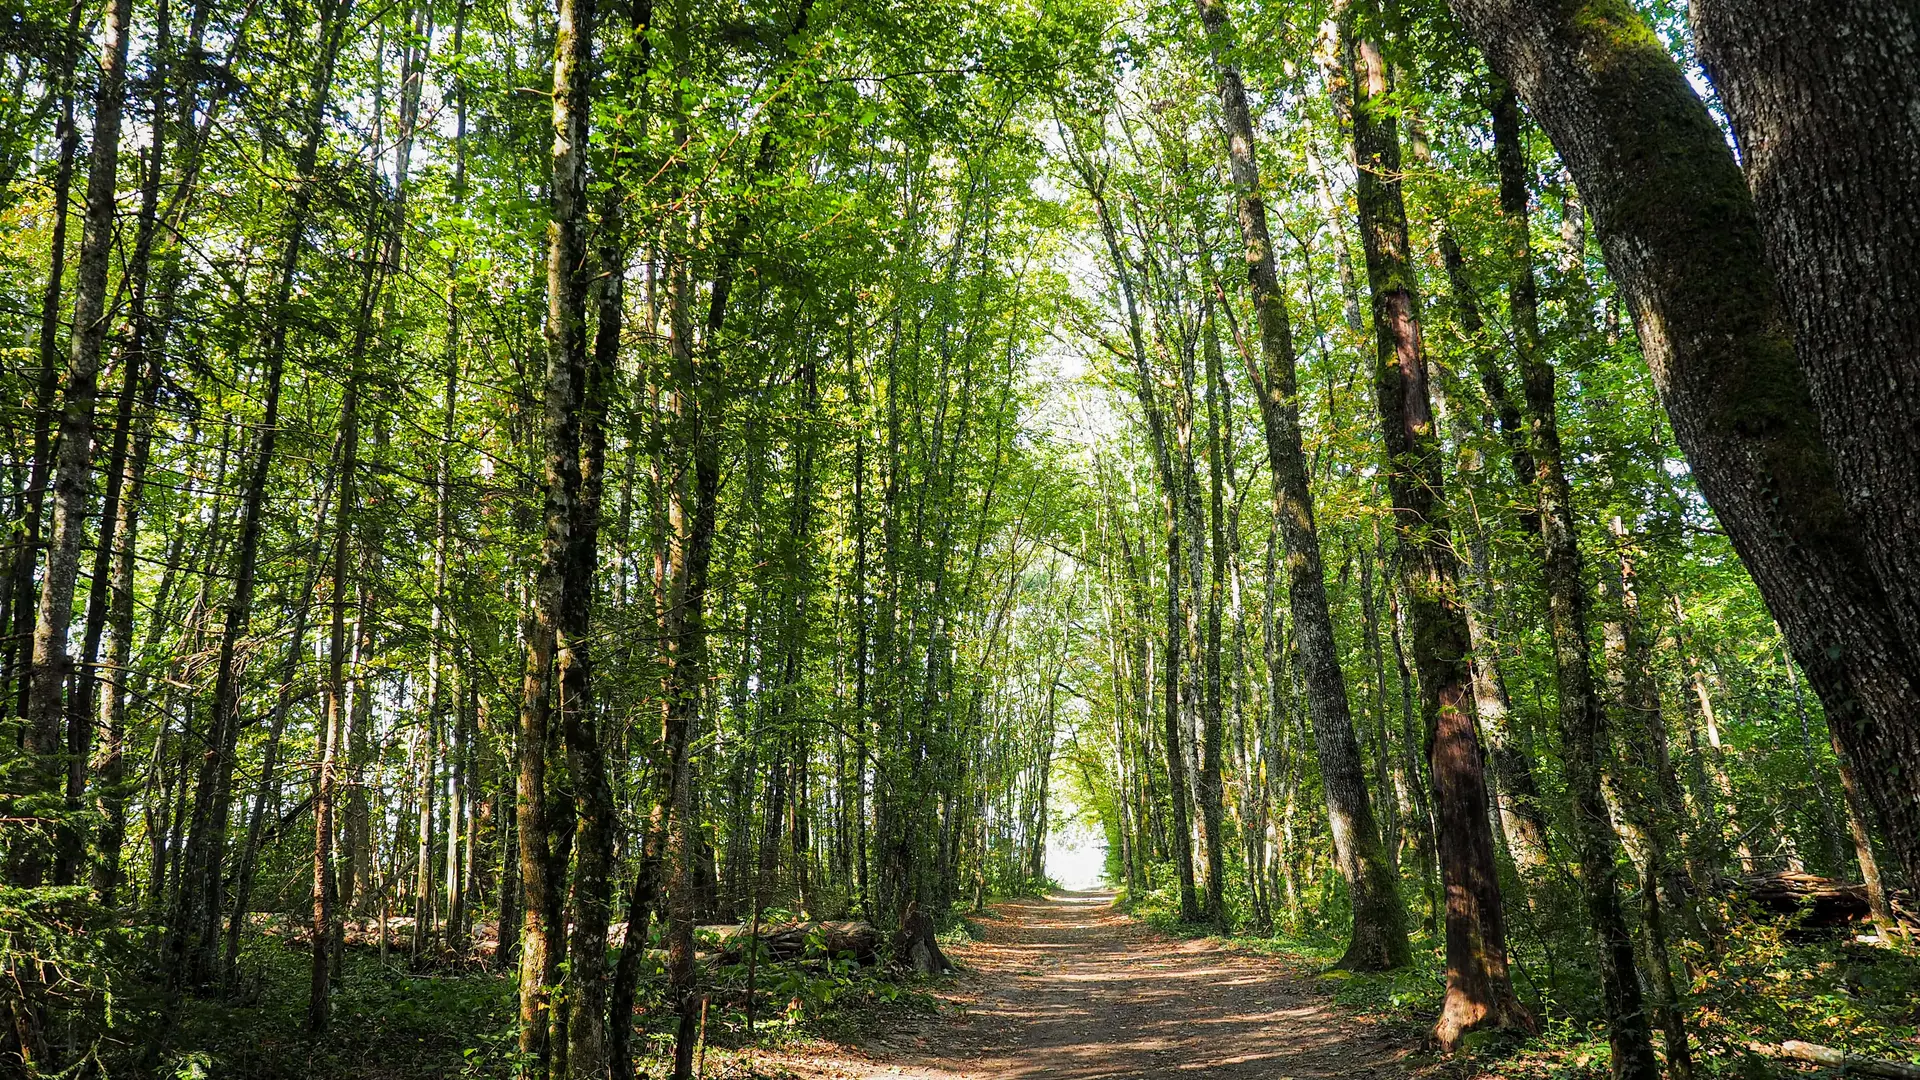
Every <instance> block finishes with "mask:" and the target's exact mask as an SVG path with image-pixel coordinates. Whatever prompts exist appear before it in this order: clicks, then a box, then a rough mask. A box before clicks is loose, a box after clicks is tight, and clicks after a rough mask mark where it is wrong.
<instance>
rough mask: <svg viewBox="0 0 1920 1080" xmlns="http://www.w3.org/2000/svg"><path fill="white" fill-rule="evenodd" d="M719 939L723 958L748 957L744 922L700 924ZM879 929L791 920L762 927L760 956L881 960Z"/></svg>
mask: <svg viewBox="0 0 1920 1080" xmlns="http://www.w3.org/2000/svg"><path fill="white" fill-rule="evenodd" d="M701 929H702V930H703V931H706V932H709V933H711V934H713V935H714V936H715V937H716V938H718V939H719V944H720V959H721V960H722V962H724V963H729V964H737V963H740V962H741V961H743V960H745V959H746V956H747V943H748V942H749V941H750V940H752V936H753V935H752V934H751V932H750V931H749V930H748V928H747V927H744V926H712V927H706V926H703V927H701ZM881 940H882V937H881V934H880V931H879V930H877V929H875V928H874V927H873V924H871V923H865V922H790V923H777V924H772V925H767V926H762V927H761V928H760V948H761V953H760V957H761V959H763V960H768V961H773V962H779V961H786V960H803V959H806V958H807V957H809V956H813V957H822V956H826V957H841V956H852V958H853V959H854V960H856V961H858V962H859V963H860V964H861V965H863V966H865V965H872V964H876V963H879V962H880V943H881Z"/></svg>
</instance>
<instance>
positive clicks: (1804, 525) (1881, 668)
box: [1451, 0, 1920, 878]
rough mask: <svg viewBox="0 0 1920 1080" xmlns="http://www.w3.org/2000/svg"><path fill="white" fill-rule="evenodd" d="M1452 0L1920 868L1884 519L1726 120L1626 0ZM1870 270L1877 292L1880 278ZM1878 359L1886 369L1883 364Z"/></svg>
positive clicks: (1909, 695)
mask: <svg viewBox="0 0 1920 1080" xmlns="http://www.w3.org/2000/svg"><path fill="white" fill-rule="evenodd" d="M1451 4H1452V7H1453V10H1454V12H1455V14H1456V15H1458V16H1459V18H1460V20H1461V22H1462V23H1464V24H1465V26H1466V27H1467V29H1468V30H1469V31H1470V32H1471V33H1472V34H1473V35H1474V36H1475V37H1476V38H1478V39H1479V41H1480V43H1481V45H1482V47H1483V48H1485V49H1486V50H1487V53H1488V56H1489V57H1490V59H1491V60H1492V62H1493V65H1494V67H1495V68H1496V69H1498V70H1499V71H1501V73H1502V74H1504V75H1505V76H1506V77H1507V78H1508V79H1510V80H1511V81H1512V82H1513V85H1514V88H1515V90H1516V91H1518V93H1519V94H1520V97H1521V99H1522V100H1524V101H1525V102H1526V103H1527V105H1528V107H1529V108H1530V110H1531V112H1532V114H1533V116H1534V117H1535V118H1536V119H1538V120H1539V122H1540V123H1541V125H1542V126H1543V127H1545V128H1546V130H1547V133H1548V135H1549V136H1550V137H1551V138H1552V140H1553V143H1554V146H1555V148H1556V149H1557V150H1558V151H1559V153H1560V155H1561V157H1562V159H1563V160H1565V161H1566V163H1567V166H1568V168H1569V169H1570V170H1571V171H1572V172H1573V175H1574V178H1575V179H1576V181H1577V182H1578V184H1579V187H1580V194H1581V196H1582V197H1583V198H1584V200H1585V201H1586V203H1587V205H1588V207H1589V208H1590V209H1591V211H1592V213H1593V216H1594V220H1595V222H1596V225H1597V227H1598V231H1599V235H1600V241H1601V245H1602V247H1603V249H1604V250H1605V252H1606V255H1607V263H1608V266H1609V268H1610V269H1611V271H1612V273H1613V276H1614V279H1615V281H1616V282H1617V283H1618V284H1619V286H1620V289H1621V291H1622V293H1623V294H1624V296H1625V298H1626V300H1627V302H1628V304H1629V306H1630V307H1631V309H1632V311H1633V313H1634V318H1635V321H1636V323H1637V325H1638V326H1639V330H1640V342H1641V347H1642V350H1643V351H1644V352H1645V354H1646V357H1647V362H1648V365H1649V366H1650V367H1651V368H1652V371H1653V375H1654V381H1655V384H1656V386H1657V387H1658V388H1659V390H1660V394H1661V398H1662V400H1663V401H1664V402H1665V404H1666V407H1667V415H1668V417H1669V418H1670V419H1671V420H1672V423H1673V429H1674V434H1675V436H1676V437H1677V438H1678V440H1679V442H1680V445H1681V447H1682V448H1683V449H1684V450H1685V451H1686V454H1687V460H1688V462H1689V463H1690V465H1691V466H1692V469H1693V474H1694V477H1695V478H1696V479H1697V480H1698V482H1699V484H1700V489H1701V491H1702V493H1703V494H1704V495H1705V496H1706V498H1707V500H1708V502H1709V503H1710V504H1711V505H1712V506H1713V508H1714V510H1715V512H1716V513H1717V514H1718V515H1719V517H1720V520H1721V521H1722V523H1723V524H1724V525H1725V526H1726V529H1727V534H1728V536H1729V538H1730V539H1731V540H1732V541H1733V544H1734V547H1735V549H1736V550H1737V551H1738V552H1739V553H1740V556H1741V558H1742V560H1743V561H1744V562H1745V563H1746V565H1747V567H1748V569H1749V570H1750V571H1751V572H1752V574H1753V576H1754V580H1755V583H1756V584H1757V585H1758V586H1759V588H1760V593H1761V596H1762V597H1763V598H1764V599H1765V600H1766V602H1767V605H1768V608H1769V610H1771V611H1772V613H1773V615H1774V617H1775V619H1776V620H1777V621H1778V622H1779V623H1780V626H1781V628H1782V630H1783V631H1784V632H1785V634H1786V637H1787V640H1788V643H1789V644H1790V645H1791V646H1792V649H1793V654H1794V657H1795V659H1797V660H1799V661H1800V664H1801V667H1802V668H1803V669H1804V670H1805V671H1806V673H1807V678H1808V681H1809V682H1811V683H1812V684H1813V685H1814V687H1815V690H1816V691H1817V692H1818V693H1819V695H1820V699H1821V701H1822V703H1823V704H1825V706H1826V709H1827V717H1828V722H1829V724H1831V725H1832V727H1833V730H1834V733H1835V735H1836V736H1837V737H1838V738H1839V739H1840V740H1841V742H1842V743H1843V744H1844V745H1845V746H1847V748H1848V750H1849V753H1850V754H1851V756H1852V757H1853V758H1854V760H1855V761H1856V763H1858V764H1859V766H1860V779H1861V781H1862V787H1863V788H1864V789H1865V791H1866V793H1867V795H1868V797H1869V801H1870V802H1871V803H1872V804H1873V806H1874V808H1875V810H1876V812H1877V813H1878V814H1879V816H1880V818H1881V821H1882V822H1883V824H1884V825H1885V828H1886V832H1887V837H1888V840H1889V841H1890V843H1891V846H1892V847H1893V849H1894V851H1895V852H1896V853H1897V854H1898V855H1899V856H1900V859H1901V861H1902V863H1903V864H1904V866H1905V867H1906V869H1907V872H1908V874H1909V875H1910V876H1913V877H1916V878H1920V723H1916V722H1915V720H1914V717H1915V716H1916V715H1920V656H1916V654H1915V652H1914V648H1915V646H1914V642H1913V641H1912V640H1911V639H1910V638H1908V637H1906V636H1904V635H1903V632H1902V628H1903V623H1904V619H1903V616H1902V614H1901V611H1902V607H1903V601H1901V600H1900V599H1899V595H1896V594H1893V593H1890V592H1889V589H1891V588H1892V586H1890V585H1889V584H1887V583H1886V582H1885V581H1883V580H1882V579H1881V578H1880V576H1879V575H1878V572H1877V569H1876V567H1877V565H1878V562H1877V560H1878V559H1879V557H1880V556H1878V555H1876V554H1875V551H1876V550H1877V549H1878V547H1879V545H1878V543H1877V540H1876V538H1877V537H1880V536H1881V535H1883V534H1882V533H1881V532H1880V531H1879V530H1880V529H1882V528H1884V526H1875V529H1874V530H1873V531H1869V530H1867V529H1864V528H1863V527H1862V526H1861V525H1860V523H1859V522H1858V520H1857V519H1856V518H1855V516H1854V515H1853V514H1852V513H1851V512H1849V509H1848V506H1847V502H1846V497H1845V496H1843V494H1842V490H1843V489H1842V483H1841V480H1842V477H1841V476H1840V475H1838V474H1837V473H1836V471H1835V458H1834V456H1833V455H1832V454H1831V453H1829V450H1828V448H1827V446H1826V445H1825V444H1824V443H1823V442H1822V440H1821V435H1820V427H1821V425H1820V419H1821V418H1820V416H1819V414H1818V413H1817V412H1816V410H1815V407H1814V397H1813V395H1812V393H1811V391H1810V390H1809V385H1808V383H1809V380H1808V377H1807V374H1806V372H1804V371H1803V370H1802V367H1801V364H1800V362H1799V360H1798V359H1797V358H1796V356H1795V352H1794V342H1793V338H1792V331H1791V329H1790V327H1789V321H1788V320H1789V311H1788V310H1787V309H1786V307H1785V305H1784V304H1783V303H1782V301H1781V299H1780V293H1779V290H1778V288H1777V286H1776V282H1775V278H1774V276H1773V274H1772V273H1771V271H1770V270H1769V269H1768V266H1767V261H1766V257H1765V246H1764V244H1763V242H1762V235H1761V230H1760V226H1759V223H1758V219H1757V217H1756V214H1755V211H1754V207H1753V202H1752V200H1751V198H1750V196H1749V194H1748V191H1747V187H1746V183H1745V181H1744V178H1743V177H1742V176H1741V174H1740V171H1739V168H1738V167H1737V166H1736V165H1735V163H1734V161H1733V157H1732V155H1731V154H1730V153H1729V151H1728V148H1727V145H1726V140H1725V138H1724V137H1723V136H1722V134H1721V132H1720V129H1719V128H1718V127H1717V126H1715V124H1714V122H1713V120H1712V118H1711V117H1710V116H1709V115H1708V113H1707V110H1706V107H1705V106H1704V105H1702V104H1701V102H1700V100H1699V98H1698V97H1697V96H1696V95H1695V94H1694V92H1693V89H1692V87H1691V86H1690V85H1689V84H1688V83H1687V80H1686V77H1685V75H1684V74H1683V73H1682V72H1681V70H1680V68H1679V66H1678V65H1677V64H1676V63H1675V62H1674V61H1673V59H1672V57H1671V56H1670V55H1669V54H1668V53H1667V51H1666V48H1665V46H1664V45H1663V44H1662V43H1661V41H1660V40H1659V39H1658V38H1657V37H1656V36H1655V35H1654V34H1653V33H1652V32H1651V31H1650V30H1649V29H1648V28H1647V26H1646V24H1645V23H1644V22H1643V21H1642V20H1641V19H1640V17H1639V16H1638V15H1637V14H1636V13H1635V12H1634V11H1633V9H1632V8H1631V7H1630V5H1628V4H1627V3H1625V0H1580V2H1575V3H1557V2H1549V0H1451ZM1709 14H1711V12H1710V13H1709ZM1826 33H1827V31H1826V30H1825V29H1822V30H1821V34H1823V35H1824V34H1826ZM1815 40H1823V39H1822V38H1815ZM1886 77H1888V78H1907V79H1911V78H1912V73H1911V72H1902V73H1899V74H1898V75H1888V76H1886ZM1736 96H1737V95H1736ZM1870 98H1871V95H1863V97H1862V99H1861V100H1869V99H1870ZM1755 107H1756V108H1757V107H1758V106H1757V103H1756V106H1755ZM1822 145H1825V143H1824V142H1823V144H1822ZM1886 150H1887V152H1888V153H1893V154H1899V153H1904V152H1905V151H1903V150H1897V149H1893V148H1892V143H1891V142H1889V143H1888V144H1887V147H1886ZM1797 152H1798V151H1794V153H1797ZM1865 152H1869V153H1878V152H1879V150H1877V149H1876V150H1873V151H1865ZM1768 153H1771V151H1768ZM1809 153H1812V154H1815V155H1819V154H1821V153H1824V151H1820V150H1810V151H1809ZM1904 167H1906V168H1909V169H1910V168H1912V163H1911V162H1907V163H1906V164H1905V166H1904ZM1787 172H1788V173H1789V174H1791V173H1792V172H1793V170H1792V169H1788V170H1787ZM1762 182H1763V183H1765V182H1766V181H1765V179H1764V178H1762ZM1786 182H1787V183H1792V182H1793V181H1792V180H1788V181H1786ZM1905 194H1906V193H1903V195H1905ZM1906 197H1909V198H1910V197H1911V196H1910V195H1906ZM1847 205H1848V206H1854V205H1858V204H1855V203H1853V202H1851V201H1849V202H1848V203H1847ZM1874 205H1878V204H1877V203H1875V204H1874ZM1849 212H1851V211H1849ZM1862 220H1863V221H1865V220H1873V221H1878V220H1879V218H1878V217H1877V215H1872V214H1867V215H1862ZM1862 227H1865V226H1862ZM1873 250H1880V249H1878V248H1875V249H1873ZM1862 272H1864V273H1868V274H1869V275H1870V277H1871V275H1872V274H1873V273H1874V272H1873V271H1864V270H1863V271H1862ZM1863 280H1865V279H1863ZM1871 280H1874V281H1875V282H1876V285H1875V286H1874V288H1873V289H1872V290H1871V293H1870V295H1871V296H1875V297H1877V296H1879V295H1883V292H1884V290H1883V289H1882V288H1881V287H1880V285H1879V284H1878V282H1879V280H1880V279H1879V278H1877V277H1871ZM1817 291H1818V292H1820V293H1825V292H1826V291H1827V290H1826V289H1825V288H1824V287H1823V288H1821V289H1819V290H1817ZM1861 302H1863V303H1868V302H1872V301H1871V300H1867V299H1863V300H1862V301H1861ZM1889 326H1890V327H1891V324H1889ZM1890 332H1892V331H1891V330H1890ZM1809 344H1810V346H1811V347H1818V346H1817V343H1809ZM1820 363H1821V364H1822V365H1824V364H1825V363H1826V361H1825V360H1822V361H1820ZM1869 367H1870V368H1871V369H1872V371H1873V372H1874V373H1875V374H1874V375H1873V376H1871V377H1874V378H1878V377H1880V375H1881V374H1883V373H1884V372H1885V371H1887V370H1889V369H1888V368H1886V367H1885V365H1882V364H1878V363H1875V364H1872V365H1869ZM1822 370H1823V371H1824V367H1823V368H1822ZM1861 377H1862V378H1866V377H1869V376H1867V375H1865V374H1862V376H1861ZM1822 386H1823V390H1822V393H1823V398H1822V400H1824V399H1825V398H1824V395H1825V392H1826V389H1827V387H1828V384H1827V383H1826V382H1825V381H1823V383H1822ZM1887 396H1888V397H1889V398H1891V397H1893V396H1896V395H1894V394H1887ZM1880 415H1883V416H1891V415H1893V414H1892V413H1882V414H1880ZM1848 460H1849V462H1850V463H1852V462H1853V461H1854V460H1855V459H1854V458H1852V457H1851V456H1850V457H1849V458H1848ZM1909 467H1910V466H1909ZM1912 587H1913V586H1912V585H1911V583H1910V582H1909V583H1908V584H1907V585H1906V586H1903V588H1904V589H1911V588H1912ZM1907 595H1910V594H1907Z"/></svg>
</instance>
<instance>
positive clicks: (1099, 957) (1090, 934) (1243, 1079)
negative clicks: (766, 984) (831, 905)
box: [765, 893, 1412, 1080]
mask: <svg viewBox="0 0 1920 1080" xmlns="http://www.w3.org/2000/svg"><path fill="white" fill-rule="evenodd" d="M1112 899H1113V898H1112V896H1111V895H1109V894H1100V893H1065V894H1058V895H1055V896H1053V897H1050V898H1048V899H1045V900H1023V901H1018V902H1014V903H1006V904H1000V905H998V906H996V907H995V908H994V909H993V911H992V912H991V913H990V914H988V915H986V916H984V917H982V918H980V919H979V924H980V926H981V927H982V928H983V930H984V931H985V940H982V941H977V942H972V943H969V944H966V945H962V946H959V947H957V948H954V949H952V950H950V953H951V955H952V957H953V958H954V959H955V960H956V961H957V962H958V963H959V964H961V965H962V966H963V968H964V969H965V971H964V973H963V974H961V975H960V976H959V977H958V978H957V979H956V980H955V981H954V982H953V983H952V984H950V985H949V986H948V987H946V988H945V989H942V990H940V991H939V992H938V996H939V997H940V998H941V1000H942V1008H941V1010H940V1013H939V1015H937V1016H928V1017H924V1018H916V1019H915V1020H914V1021H912V1025H911V1027H910V1028H903V1029H901V1030H898V1031H894V1032H891V1033H888V1034H886V1035H884V1036H882V1037H880V1038H877V1039H875V1040H872V1041H870V1042H869V1043H868V1044H866V1045H864V1046H862V1047H860V1048H859V1049H858V1050H839V1051H834V1050H824V1051H821V1052H813V1053H807V1054H793V1055H785V1054H778V1055H768V1056H767V1058H766V1059H765V1060H766V1062H767V1063H768V1064H778V1065H780V1066H782V1067H785V1068H788V1069H792V1070H794V1071H795V1072H796V1073H798V1074H799V1075H801V1076H804V1077H809V1078H816V1080H868V1078H888V1080H1021V1078H1026V1077H1050V1078H1059V1080H1134V1078H1142V1077H1151V1076H1159V1075H1165V1074H1167V1073H1173V1072H1192V1073H1199V1074H1204V1075H1206V1076H1208V1077H1227V1078H1236V1080H1253V1078H1262V1080H1281V1078H1293V1080H1308V1078H1316V1077H1355V1078H1364V1077H1381V1078H1386V1077H1396V1078H1397V1077H1406V1076H1409V1075H1411V1068H1410V1063H1409V1062H1407V1061H1406V1060H1405V1059H1406V1057H1407V1056H1408V1054H1409V1053H1410V1052H1411V1050H1412V1047H1411V1046H1410V1045H1409V1044H1408V1041H1407V1040H1406V1039H1405V1038H1404V1037H1403V1036H1400V1035H1396V1034H1393V1033H1391V1032H1389V1031H1388V1030H1386V1029H1385V1028H1382V1027H1380V1026H1378V1025H1376V1024H1373V1023H1370V1022H1368V1021H1366V1020H1363V1019H1360V1018H1357V1017H1355V1016H1352V1015H1350V1014H1348V1013H1346V1012H1344V1011H1342V1010H1341V1009H1340V1008H1339V1007H1338V1006H1336V1005H1334V1003H1333V1001H1332V999H1331V997H1330V996H1329V995H1328V993H1327V992H1326V991H1325V990H1324V989H1322V988H1320V987H1318V986H1316V985H1314V982H1313V979H1312V977H1311V976H1310V975H1308V974H1307V973H1306V972H1304V971H1303V970H1302V969H1301V968H1300V967H1299V966H1298V965H1296V964H1290V963H1288V962H1287V961H1285V960H1281V959H1276V958H1271V957H1263V956H1256V955H1248V954H1246V953H1242V952H1235V951H1233V950H1230V949H1228V948H1226V947H1224V946H1222V945H1220V944H1218V943H1216V942H1211V941H1187V940H1180V939H1176V938H1170V937H1168V936H1166V935H1164V934H1161V933H1158V932H1156V931H1154V930H1152V929H1150V928H1148V927H1146V926H1143V925H1141V924H1140V923H1138V922H1135V921H1134V920H1133V919H1130V918H1128V917H1127V916H1126V915H1124V914H1122V913H1121V912H1119V911H1117V910H1115V909H1114V908H1113V907H1112V906H1111V902H1112Z"/></svg>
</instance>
